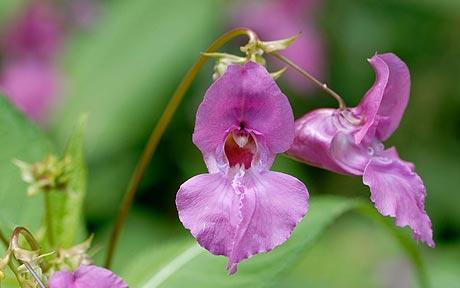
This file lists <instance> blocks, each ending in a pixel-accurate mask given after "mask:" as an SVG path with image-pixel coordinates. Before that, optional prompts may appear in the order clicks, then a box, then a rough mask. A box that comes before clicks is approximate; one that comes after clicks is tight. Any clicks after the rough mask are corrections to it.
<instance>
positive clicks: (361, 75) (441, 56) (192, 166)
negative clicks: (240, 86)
mask: <svg viewBox="0 0 460 288" xmlns="http://www.w3.org/2000/svg"><path fill="white" fill-rule="evenodd" d="M26 2H27V1H7V0H2V1H0V21H1V23H7V21H9V19H10V18H11V17H12V16H11V15H15V13H17V11H18V10H20V9H21V7H23V5H27V3H26ZM56 2H58V1H56ZM245 3H246V2H239V3H235V2H233V1H232V2H230V1H217V0H196V1H187V0H168V1H167V0H130V1H121V0H112V1H109V0H106V1H99V2H94V3H93V5H94V6H95V7H96V8H95V9H97V11H98V13H97V15H96V16H95V19H94V21H93V22H92V23H91V25H90V26H89V27H86V28H85V29H73V30H71V31H69V33H68V35H67V37H66V41H65V45H64V47H63V48H62V51H61V52H60V53H59V57H58V65H59V71H60V73H62V75H63V78H64V79H65V85H66V86H65V87H66V88H65V89H64V90H63V91H62V93H61V94H60V95H58V96H59V97H58V100H59V101H58V104H57V105H56V106H55V107H54V109H53V112H52V113H51V114H50V115H51V116H50V120H49V121H48V122H47V123H45V124H41V126H42V127H43V129H44V130H45V131H46V133H47V134H48V135H50V136H51V137H52V138H53V139H55V140H56V141H57V143H59V144H60V145H61V146H62V145H63V144H64V143H65V140H66V139H67V137H68V135H69V133H70V130H71V128H72V127H73V124H74V123H75V121H76V119H77V118H78V116H79V115H80V114H81V113H82V112H89V123H88V131H87V139H86V144H87V161H88V165H89V168H88V169H89V178H88V181H89V187H88V195H87V199H86V203H85V214H86V220H87V227H88V230H89V231H90V232H92V233H95V235H96V240H95V245H96V248H97V249H96V250H98V253H96V255H95V258H96V259H97V261H98V263H99V264H102V259H103V256H104V253H105V251H104V248H105V245H106V241H107V238H108V234H109V232H110V228H111V227H112V224H113V221H114V219H115V217H116V214H117V209H118V206H119V203H120V201H121V198H122V194H123V192H124V191H125V189H126V186H127V183H128V180H129V177H130V175H131V172H132V170H133V168H134V166H135V164H136V161H137V159H138V157H139V155H140V153H141V151H142V149H143V147H144V144H145V142H146V140H147V137H148V135H149V133H150V131H151V129H152V128H153V126H154V124H155V123H156V121H157V120H158V118H159V116H160V113H161V112H162V110H163V109H164V107H165V105H166V102H167V100H168V99H169V97H170V95H171V94H172V92H173V91H174V89H175V87H176V85H177V84H178V83H179V82H180V79H181V77H182V76H183V75H184V74H185V72H186V71H187V69H188V68H189V67H190V66H191V64H192V63H193V61H194V59H196V57H197V56H198V55H199V53H200V52H201V51H203V50H205V48H206V47H207V45H208V44H209V43H210V42H211V41H212V40H213V39H215V38H216V37H217V36H218V35H220V34H221V33H223V32H225V31H226V30H228V29H229V28H232V27H234V26H236V25H237V23H235V22H232V20H231V19H232V17H233V16H232V15H234V13H238V11H239V10H238V9H244V7H245ZM235 11H236V12H235ZM313 15H314V17H315V23H316V29H318V31H319V33H320V35H321V37H322V41H324V43H325V56H324V57H325V63H327V64H326V67H325V69H324V70H325V72H324V73H323V75H322V76H321V77H322V80H323V81H325V82H327V83H328V86H329V87H331V88H333V89H334V90H335V91H337V92H338V93H339V94H340V95H342V96H343V97H344V98H345V99H346V101H347V103H348V104H349V105H350V106H353V105H355V104H356V103H357V102H358V101H359V100H360V98H361V97H362V96H363V95H364V93H365V92H366V91H367V89H368V88H369V87H370V86H371V85H372V82H373V80H374V74H373V71H372V69H371V67H370V66H369V65H368V63H367V61H366V59H367V58H369V57H372V55H374V54H375V53H376V52H394V53H396V54H397V55H398V56H399V57H400V58H401V59H403V60H404V61H405V62H406V63H407V65H408V66H409V69H410V71H411V77H412V90H411V91H412V92H411V99H410V102H409V105H408V108H407V110H406V113H405V116H404V118H403V121H402V122H401V126H400V128H399V129H398V130H397V132H396V133H395V134H394V135H393V136H392V137H391V139H390V140H389V141H387V142H386V146H388V147H389V146H391V145H395V146H397V147H398V150H399V152H400V155H401V157H402V158H403V159H405V160H408V161H411V162H414V163H415V164H416V166H417V172H418V173H419V175H420V176H421V177H422V179H423V180H424V183H425V185H426V188H427V193H428V197H427V199H426V204H425V206H426V210H427V212H428V213H429V215H430V217H431V219H432V221H433V228H434V237H435V242H436V244H437V247H436V248H435V249H430V248H427V247H424V246H423V245H421V244H420V245H418V247H419V249H420V250H421V252H422V255H423V259H424V261H425V263H426V266H427V269H428V276H429V279H430V282H431V283H432V286H433V287H460V204H459V203H460V191H459V187H460V156H459V152H458V151H460V73H459V69H460V53H459V51H460V37H459V36H460V28H459V27H460V1H457V0H442V1H435V0H432V1H429V0H408V1H397V0H386V1H381V0H351V1H340V0H327V1H326V0H325V1H323V2H322V5H321V7H320V8H318V9H317V10H316V11H315V13H314V14H313ZM300 30H301V28H300ZM234 43H236V44H238V41H235V42H234ZM236 44H235V45H228V47H226V48H225V49H223V50H222V51H226V52H233V53H238V49H237V45H236ZM306 56H308V55H306ZM210 62H211V61H210ZM211 75H212V63H209V64H207V65H206V66H205V68H204V69H203V70H202V71H201V72H200V74H199V76H198V78H197V79H196V80H195V81H194V83H193V85H192V87H191V89H190V91H189V92H188V93H187V95H186V98H185V100H184V101H183V103H182V104H181V106H180V108H179V110H178V112H177V113H176V115H175V116H174V119H173V121H172V123H171V125H170V127H169V128H168V129H167V131H166V133H165V135H164V137H163V138H162V140H161V143H160V145H159V147H158V153H157V154H155V156H154V158H153V160H152V163H151V165H150V167H149V169H148V171H147V173H146V175H145V177H144V180H143V182H142V185H141V189H140V191H139V193H138V195H137V197H136V200H135V203H134V206H133V207H132V210H131V213H130V215H129V219H128V221H127V223H126V225H125V230H124V233H123V235H122V237H121V241H120V245H119V248H118V251H117V254H116V259H115V265H114V271H115V272H117V273H119V274H121V275H122V276H125V275H127V274H129V273H132V272H129V273H128V272H125V271H130V270H129V269H131V270H132V267H130V266H131V265H134V263H135V262H137V260H136V259H137V257H139V255H140V256H142V255H144V254H145V255H150V254H148V253H150V252H149V251H156V250H163V249H166V250H164V251H168V250H167V249H168V245H171V243H176V242H177V241H179V242H180V241H182V240H181V239H188V238H189V236H188V231H186V230H185V229H184V228H183V227H182V225H181V224H180V223H179V221H178V218H177V212H176V209H175V204H174V200H175V193H176V192H177V189H178V187H179V185H180V184H181V183H183V182H184V181H185V180H187V179H188V178H190V177H191V176H193V175H196V174H199V173H202V172H205V171H206V167H205V165H204V162H203V161H202V158H201V154H200V153H199V151H198V149H197V148H196V147H195V146H194V145H193V143H192V141H191V133H192V131H193V125H194V117H195V112H196V108H197V106H198V104H199V103H200V101H201V99H202V97H203V95H204V92H205V90H206V88H207V87H208V86H209V84H210V83H211V80H212V79H211ZM278 82H279V84H280V86H281V87H282V89H283V91H284V92H285V94H286V95H287V96H288V97H289V99H290V101H291V104H292V106H293V109H294V112H295V115H296V116H297V117H298V116H301V115H303V114H304V113H306V112H307V111H310V110H311V109H314V108H317V107H325V106H327V107H335V105H336V104H335V103H334V102H333V100H330V99H329V98H328V97H327V95H325V94H324V93H323V92H321V91H318V90H308V92H303V93H300V92H299V91H298V90H297V89H291V87H290V86H289V85H288V84H287V83H286V82H285V81H283V79H282V78H281V79H280V80H279V81H278ZM274 170H278V171H284V172H286V173H289V174H291V175H295V176H296V177H298V178H299V179H301V180H302V181H303V182H304V183H305V184H306V185H307V187H308V188H309V191H310V197H311V198H312V199H314V198H315V197H318V196H320V195H331V194H334V195H340V196H345V197H348V198H355V197H358V198H363V199H364V200H366V201H367V199H368V198H369V190H368V189H367V187H365V186H364V185H363V184H362V182H361V179H360V178H359V177H355V178H353V177H347V176H341V175H336V174H333V173H330V172H327V171H323V170H320V169H316V168H312V167H308V166H306V165H303V164H300V163H297V162H294V161H292V160H290V159H288V158H286V157H284V156H279V157H278V158H277V160H276V163H275V165H274ZM306 217H307V218H308V214H307V216H306ZM405 230H406V229H405ZM406 232H407V231H406ZM185 241H188V240H185ZM164 245H166V246H164ZM174 250H175V249H173V250H172V251H174ZM152 257H157V256H152ZM144 258H145V257H144ZM256 258H257V257H256ZM249 261H252V260H249ZM280 261H283V259H282V258H281V260H280ZM290 266H291V268H290V269H289V270H288V271H285V272H284V273H283V274H281V275H280V276H279V277H277V279H276V281H275V282H274V283H278V284H274V285H275V286H276V285H278V286H277V287H417V282H416V280H415V276H414V271H413V268H412V265H411V263H410V261H409V260H408V259H407V257H406V256H405V254H404V253H403V252H402V250H401V248H400V247H399V246H398V245H397V244H396V242H395V240H394V239H393V238H392V237H391V236H389V235H388V234H387V233H386V232H385V230H384V229H382V228H381V227H379V226H378V225H376V224H375V223H374V222H372V221H370V220H368V219H366V218H364V217H362V216H359V215H357V214H353V213H348V214H346V215H345V216H343V217H340V218H339V220H337V221H335V223H334V224H333V225H332V226H331V227H330V228H328V229H327V230H326V232H325V233H323V234H322V235H321V236H320V237H319V238H318V239H317V241H316V242H315V243H314V245H312V246H311V247H310V248H309V249H308V250H307V251H306V252H305V253H303V254H302V257H301V258H300V261H297V262H295V263H292V264H290ZM216 269H217V270H216V271H217V272H215V273H221V274H222V275H224V274H225V271H224V266H223V265H222V266H221V267H217V268H216ZM219 269H220V270H219ZM241 269H244V267H243V266H241ZM213 273H214V271H213ZM127 277H129V275H128V276H127ZM196 277H204V278H203V279H201V280H200V281H206V277H212V273H211V272H210V273H209V274H208V275H200V274H197V275H196ZM197 281H198V280H197ZM190 285H192V284H190ZM204 286H206V285H204ZM133 287H136V286H133ZM164 287H168V285H165V286H164ZM171 287H172V286H171ZM183 287H189V286H187V285H186V284H184V286H183ZM190 287H194V286H190Z"/></svg>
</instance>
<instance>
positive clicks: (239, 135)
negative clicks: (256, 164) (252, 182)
mask: <svg viewBox="0 0 460 288" xmlns="http://www.w3.org/2000/svg"><path fill="white" fill-rule="evenodd" d="M256 148H257V147H256V143H255V141H254V138H253V137H252V135H251V134H249V133H247V132H246V131H244V130H243V131H241V130H240V131H235V132H233V133H230V134H229V135H228V136H227V139H226V140H225V146H224V151H225V155H226V156H227V159H228V163H229V164H230V167H234V166H236V165H238V164H239V165H241V166H243V165H244V168H246V169H249V168H250V167H251V163H252V159H253V157H254V155H255V153H256Z"/></svg>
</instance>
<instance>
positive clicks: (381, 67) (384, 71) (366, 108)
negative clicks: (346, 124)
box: [354, 55, 390, 144]
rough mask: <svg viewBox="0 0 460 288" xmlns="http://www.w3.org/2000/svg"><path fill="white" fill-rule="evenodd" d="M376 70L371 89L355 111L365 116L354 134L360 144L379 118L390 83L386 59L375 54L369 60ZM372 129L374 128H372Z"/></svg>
mask: <svg viewBox="0 0 460 288" xmlns="http://www.w3.org/2000/svg"><path fill="white" fill-rule="evenodd" d="M368 61H369V63H370V64H371V65H372V68H373V69H374V71H375V81H374V84H373V85H372V87H371V89H369V90H368V91H367V93H366V95H364V97H363V99H362V100H361V102H360V103H359V104H358V106H357V107H356V108H355V110H356V111H355V113H356V114H358V115H361V116H362V117H363V121H364V125H363V126H362V128H361V129H360V130H359V131H358V132H357V133H356V134H355V135H354V137H355V142H356V144H360V143H361V141H362V140H363V139H364V138H365V137H366V136H367V134H368V132H370V128H371V127H372V126H373V125H374V122H376V121H377V120H378V119H377V113H378V111H379V107H380V104H381V102H382V99H383V95H384V93H385V88H386V86H387V84H388V79H389V74H390V71H389V68H388V65H387V64H386V63H385V61H384V60H383V59H382V58H380V57H378V55H375V56H374V57H372V58H371V59H369V60H368ZM371 131H372V130H371Z"/></svg>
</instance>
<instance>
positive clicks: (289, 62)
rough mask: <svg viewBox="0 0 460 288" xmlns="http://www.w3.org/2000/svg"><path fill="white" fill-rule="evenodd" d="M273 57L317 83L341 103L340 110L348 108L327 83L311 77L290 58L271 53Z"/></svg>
mask: <svg viewBox="0 0 460 288" xmlns="http://www.w3.org/2000/svg"><path fill="white" fill-rule="evenodd" d="M270 54H271V55H273V56H274V57H275V58H277V59H278V60H280V61H281V62H283V63H285V64H286V65H288V66H289V67H291V68H292V69H294V70H295V71H297V72H299V73H300V74H302V76H304V77H306V78H308V79H309V80H311V81H312V82H313V83H315V84H316V85H317V86H318V87H320V88H321V89H323V90H324V91H326V93H327V94H329V95H331V96H332V97H334V99H335V100H337V102H338V103H339V109H345V108H347V105H346V104H345V101H344V100H343V98H342V97H340V95H339V94H337V93H335V92H334V91H333V90H331V89H329V87H327V85H326V84H325V83H321V82H320V81H319V80H318V79H316V78H315V77H314V76H313V75H311V74H310V73H308V72H307V71H305V70H303V69H302V68H300V66H298V65H297V64H295V63H294V62H292V61H291V60H289V59H288V58H286V57H285V56H283V55H281V54H279V53H278V52H271V53H270Z"/></svg>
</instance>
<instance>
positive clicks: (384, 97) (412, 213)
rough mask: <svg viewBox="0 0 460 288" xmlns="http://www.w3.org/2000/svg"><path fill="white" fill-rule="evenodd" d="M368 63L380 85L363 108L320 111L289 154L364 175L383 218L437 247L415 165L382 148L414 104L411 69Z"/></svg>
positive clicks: (388, 59)
mask: <svg viewBox="0 0 460 288" xmlns="http://www.w3.org/2000/svg"><path fill="white" fill-rule="evenodd" d="M369 62H370V64H371V65H372V67H373V68H374V70H375V72H376V81H375V83H374V85H373V86H372V88H371V89H370V90H369V91H368V92H367V94H366V95H365V96H364V98H363V99H362V100H361V103H359V105H358V106H357V107H354V108H349V109H345V110H336V109H319V110H316V111H313V112H310V113H308V114H306V115H305V116H303V117H302V118H300V119H299V120H297V121H296V136H295V139H294V144H293V146H292V147H291V149H290V150H289V151H288V152H287V153H288V154H289V155H291V156H293V157H294V158H296V159H298V160H301V161H303V162H306V163H309V164H311V165H314V166H318V167H321V168H324V169H328V170H331V171H334V172H338V173H342V174H348V175H360V176H362V177H363V182H364V184H366V185H367V186H369V187H370V190H371V200H372V202H374V204H375V207H376V208H377V210H378V211H379V212H380V213H381V214H382V215H385V216H391V217H395V218H396V225H398V226H401V227H403V226H406V225H408V226H409V227H410V228H411V229H412V231H413V236H414V238H415V239H416V240H421V241H423V242H425V243H426V244H427V245H428V246H430V247H434V241H433V238H432V234H433V233H432V229H431V221H430V218H429V217H428V215H427V214H426V212H425V209H424V202H425V195H426V192H425V187H424V185H423V182H422V180H421V179H420V177H419V176H418V175H417V174H416V173H415V172H414V168H415V167H414V165H413V164H412V163H409V162H406V161H403V160H401V159H400V158H399V156H398V153H397V152H396V149H395V148H394V147H391V148H389V149H385V148H384V146H383V144H382V141H384V140H386V139H388V138H389V137H390V136H391V134H392V133H393V132H394V131H395V130H396V128H397V127H398V126H399V122H400V120H401V118H402V116H403V113H404V110H405V108H406V105H407V102H408V100H409V93H410V75H409V70H408V69H407V66H406V65H405V64H404V62H402V61H401V60H400V59H399V58H398V57H397V56H396V55H394V54H391V53H388V54H382V55H375V56H374V57H372V58H371V59H370V60H369Z"/></svg>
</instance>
